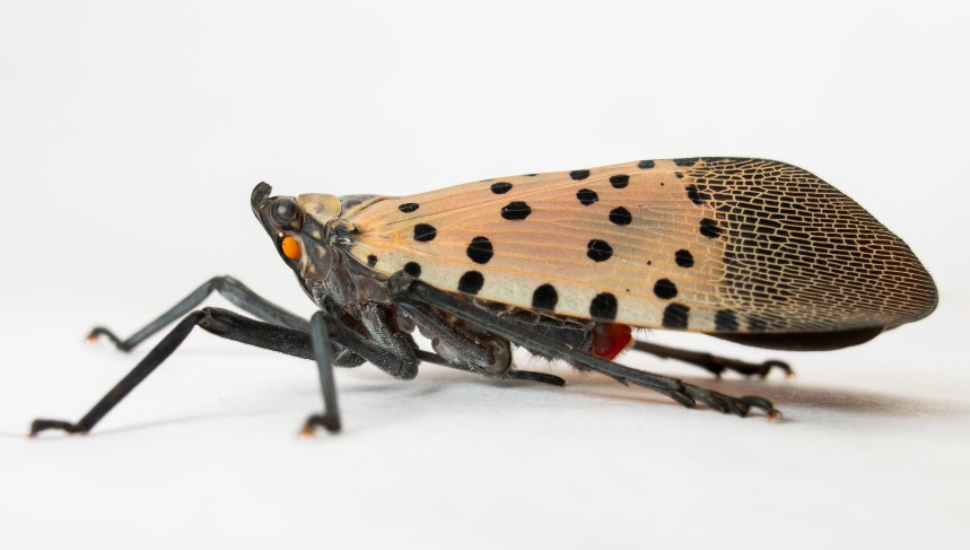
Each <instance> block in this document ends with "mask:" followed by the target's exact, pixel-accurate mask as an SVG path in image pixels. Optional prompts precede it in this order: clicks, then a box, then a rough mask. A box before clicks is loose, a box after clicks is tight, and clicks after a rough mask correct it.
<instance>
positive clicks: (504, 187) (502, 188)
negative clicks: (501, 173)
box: [491, 181, 512, 195]
mask: <svg viewBox="0 0 970 550" xmlns="http://www.w3.org/2000/svg"><path fill="white" fill-rule="evenodd" d="M491 189H492V193H495V194H496V195H504V194H506V193H508V192H509V190H510V189H512V184H511V183H509V182H507V181H500V182H497V183H493V184H492V187H491Z"/></svg>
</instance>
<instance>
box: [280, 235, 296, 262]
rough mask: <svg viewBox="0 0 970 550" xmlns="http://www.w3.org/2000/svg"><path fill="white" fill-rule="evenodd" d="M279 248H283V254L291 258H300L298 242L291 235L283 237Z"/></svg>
mask: <svg viewBox="0 0 970 550" xmlns="http://www.w3.org/2000/svg"><path fill="white" fill-rule="evenodd" d="M280 248H282V249H283V255H284V256H286V257H287V258H289V259H291V260H299V259H300V243H298V242H296V239H294V238H293V237H285V238H284V239H283V242H282V243H281V244H280Z"/></svg>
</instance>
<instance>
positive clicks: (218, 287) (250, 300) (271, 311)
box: [88, 275, 310, 351]
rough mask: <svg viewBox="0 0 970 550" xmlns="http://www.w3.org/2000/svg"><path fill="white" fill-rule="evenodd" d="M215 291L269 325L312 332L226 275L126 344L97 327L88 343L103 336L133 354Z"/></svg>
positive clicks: (201, 288) (152, 323)
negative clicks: (136, 348) (149, 339)
mask: <svg viewBox="0 0 970 550" xmlns="http://www.w3.org/2000/svg"><path fill="white" fill-rule="evenodd" d="M212 291H217V292H219V294H222V295H223V296H224V297H225V298H226V299H227V300H229V301H230V302H232V303H233V304H234V305H236V306H237V307H239V308H240V309H242V310H243V311H246V312H248V313H250V314H252V315H253V316H255V317H256V318H257V319H261V320H263V321H266V322H267V323H273V324H275V325H282V326H284V327H289V328H292V329H296V330H301V331H304V332H305V331H308V330H309V329H310V323H308V322H307V320H306V319H303V318H302V317H300V316H298V315H295V314H293V313H290V312H289V311H286V310H285V309H283V308H281V307H279V306H277V305H276V304H273V303H272V302H270V301H268V300H266V299H265V298H262V297H261V296H260V295H258V294H256V293H255V292H253V291H252V290H251V289H250V288H249V287H247V286H246V285H244V284H242V283H241V282H239V281H237V280H236V279H234V278H232V277H229V276H228V275H222V276H219V277H213V278H212V279H209V280H208V281H206V282H205V283H204V284H203V285H202V286H200V287H199V288H197V289H196V290H195V291H194V292H192V293H191V294H189V295H188V296H186V297H185V299H183V300H182V301H181V302H179V303H177V304H175V306H174V307H173V308H172V309H170V310H168V311H166V312H165V313H163V314H162V315H161V316H160V317H158V318H157V319H155V320H154V321H152V322H151V323H148V325H147V326H145V328H143V329H141V330H139V331H138V332H136V333H135V334H133V335H131V336H130V337H129V338H128V339H126V340H122V339H120V338H118V337H117V336H116V335H115V334H114V333H113V332H111V331H110V330H108V329H107V328H104V327H95V328H94V329H93V330H91V333H90V334H89V335H88V339H95V338H97V337H98V336H102V335H103V336H105V337H107V338H108V339H109V340H111V342H113V343H114V345H115V346H116V347H117V348H118V349H120V350H122V351H130V350H131V349H132V348H134V347H135V346H137V345H138V344H140V343H141V342H143V341H144V340H145V339H146V338H149V337H150V336H151V335H153V334H155V333H156V332H158V331H160V330H162V329H163V328H165V327H166V326H168V325H169V324H171V323H173V322H175V321H176V320H177V319H179V318H180V317H182V316H183V315H185V314H186V313H188V312H189V311H192V309H194V308H195V307H196V306H198V305H199V304H201V303H202V302H203V300H205V299H206V298H207V297H208V296H209V295H210V294H212Z"/></svg>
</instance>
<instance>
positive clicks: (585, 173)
mask: <svg viewBox="0 0 970 550" xmlns="http://www.w3.org/2000/svg"><path fill="white" fill-rule="evenodd" d="M569 177H571V178H573V179H574V180H576V181H580V180H584V179H586V178H588V177H589V170H573V171H572V172H570V173H569Z"/></svg>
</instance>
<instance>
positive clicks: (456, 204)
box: [349, 157, 936, 333]
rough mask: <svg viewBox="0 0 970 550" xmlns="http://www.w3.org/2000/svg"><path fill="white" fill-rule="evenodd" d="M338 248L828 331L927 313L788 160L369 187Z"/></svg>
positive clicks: (510, 290)
mask: <svg viewBox="0 0 970 550" xmlns="http://www.w3.org/2000/svg"><path fill="white" fill-rule="evenodd" d="M349 221H350V222H351V223H353V225H354V226H355V227H356V228H357V231H358V233H357V235H356V237H355V238H354V242H353V245H352V246H351V248H350V251H351V254H352V255H353V256H354V258H356V259H357V260H358V261H360V262H361V264H363V265H366V266H370V267H371V269H373V270H375V271H378V272H380V273H383V274H391V273H394V272H397V271H399V270H405V271H406V272H409V273H412V274H414V275H417V276H418V277H419V278H420V279H421V280H423V281H426V282H427V283H429V284H431V285H433V286H435V287H437V288H440V289H443V290H448V291H459V292H463V293H465V294H470V295H475V296H477V297H478V298H482V299H486V300H491V301H495V302H501V303H505V304H510V305H513V306H519V307H522V308H528V309H538V310H544V311H549V312H553V313H555V314H559V315H566V316H573V317H580V318H593V319H598V320H604V321H614V322H618V323H624V324H629V325H633V326H638V327H657V328H671V329H682V330H690V331H699V332H732V333H733V332H824V331H835V330H846V329H852V328H861V327H870V326H894V325H898V324H902V323H905V322H910V321H914V320H916V319H919V318H921V317H924V316H926V315H928V314H929V313H930V312H931V311H932V309H933V308H934V306H935V304H936V289H935V286H934V284H933V281H932V279H931V278H930V276H929V274H928V273H927V272H926V270H925V269H924V268H923V267H922V265H921V264H920V262H919V260H917V258H916V257H915V256H914V255H913V253H912V252H911V251H910V249H909V247H907V246H906V244H905V243H904V242H903V241H902V240H900V239H899V238H898V237H896V236H895V235H893V234H892V233H891V232H890V231H889V230H887V229H886V228H885V227H883V226H882V225H881V224H880V223H879V222H878V221H876V220H875V219H874V218H873V217H872V216H871V215H870V214H869V213H868V212H866V211H865V210H863V209H862V207H860V206H859V205H858V204H856V203H855V202H854V201H852V199H850V198H849V197H847V196H846V195H844V194H842V193H841V192H839V191H838V190H836V189H835V188H834V187H832V186H830V185H828V184H827V183H825V182H824V181H822V180H820V179H819V178H817V177H816V176H814V175H812V174H810V173H808V172H806V171H804V170H801V169H799V168H796V167H794V166H790V165H787V164H783V163H779V162H774V161H769V160H762V159H739V158H710V157H708V158H703V157H702V158H691V159H675V160H656V161H640V162H632V163H629V164H618V165H615V166H607V167H602V168H593V169H589V170H575V171H572V172H556V173H547V174H530V175H525V176H513V177H508V178H499V179H493V180H485V181H480V182H475V183H468V184H465V185H458V186H455V187H449V188H445V189H440V190H437V191H432V192H428V193H422V194H419V195H413V196H409V197H401V198H388V199H385V200H380V201H377V202H375V203H373V204H371V205H369V206H366V207H365V208H363V209H361V210H359V211H357V212H354V213H352V214H351V215H350V217H349Z"/></svg>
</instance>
